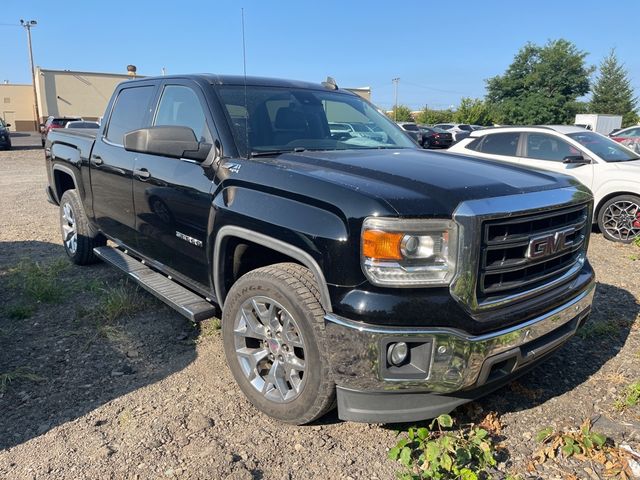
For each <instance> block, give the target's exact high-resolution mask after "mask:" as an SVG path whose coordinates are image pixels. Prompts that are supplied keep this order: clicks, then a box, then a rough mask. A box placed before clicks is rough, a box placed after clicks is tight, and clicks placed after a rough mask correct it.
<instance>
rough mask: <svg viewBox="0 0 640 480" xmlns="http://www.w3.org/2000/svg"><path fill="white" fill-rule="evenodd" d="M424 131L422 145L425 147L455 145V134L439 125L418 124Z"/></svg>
mask: <svg viewBox="0 0 640 480" xmlns="http://www.w3.org/2000/svg"><path fill="white" fill-rule="evenodd" d="M418 127H419V128H420V131H421V132H422V146H423V147H424V148H449V147H450V146H451V145H453V134H451V133H449V132H447V131H446V130H442V129H441V128H438V127H429V126H427V125H418Z"/></svg>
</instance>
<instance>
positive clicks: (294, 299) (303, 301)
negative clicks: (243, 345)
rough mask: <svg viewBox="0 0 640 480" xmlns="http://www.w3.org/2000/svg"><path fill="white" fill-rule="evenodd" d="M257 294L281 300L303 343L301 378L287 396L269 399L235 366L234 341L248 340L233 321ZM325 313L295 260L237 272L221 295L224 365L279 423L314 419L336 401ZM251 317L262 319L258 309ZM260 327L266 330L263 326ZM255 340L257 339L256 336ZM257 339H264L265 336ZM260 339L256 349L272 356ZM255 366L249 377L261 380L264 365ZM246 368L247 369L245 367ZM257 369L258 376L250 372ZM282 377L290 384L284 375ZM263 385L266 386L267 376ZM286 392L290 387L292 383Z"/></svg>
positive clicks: (310, 280)
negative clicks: (296, 390)
mask: <svg viewBox="0 0 640 480" xmlns="http://www.w3.org/2000/svg"><path fill="white" fill-rule="evenodd" d="M256 298H260V299H263V300H264V299H267V300H271V301H275V302H274V303H277V304H280V306H282V307H283V308H284V309H285V310H286V313H288V314H289V315H290V316H291V317H292V318H293V319H294V320H295V322H294V323H295V325H296V327H297V329H298V330H299V331H300V332H299V333H300V336H299V337H298V339H299V340H300V341H301V342H302V345H303V347H304V350H303V352H304V364H305V370H304V383H302V387H301V391H300V392H299V393H297V396H295V398H293V399H291V400H289V401H287V400H285V399H281V400H280V401H273V400H271V399H269V398H267V396H266V394H265V393H264V390H265V387H262V392H260V391H258V387H254V386H253V385H252V383H250V380H249V378H248V374H246V373H245V371H244V370H243V367H242V366H241V365H240V360H239V355H238V354H237V353H236V349H237V348H238V347H237V345H238V342H243V341H247V342H248V341H249V340H247V339H246V338H245V337H243V336H242V335H238V334H237V332H236V328H237V327H236V322H237V321H240V320H239V319H240V318H246V317H243V316H242V314H241V308H242V306H243V305H246V304H247V302H251V300H252V299H256ZM254 305H255V303H254ZM265 305H267V303H265ZM271 305H273V304H271ZM245 312H246V310H245ZM254 312H256V310H255V309H254V310H252V311H251V313H252V314H253V313H254ZM324 314H325V311H324V309H323V308H322V306H321V304H320V294H319V292H318V287H317V284H316V281H315V279H314V277H313V275H312V274H311V272H309V270H308V269H306V268H304V267H302V266H301V265H298V264H295V263H279V264H276V265H271V266H268V267H263V268H259V269H256V270H253V271H251V272H249V273H247V274H245V275H244V276H242V277H241V278H240V279H239V280H238V281H236V283H235V284H234V285H233V287H232V288H231V290H230V291H229V294H228V296H227V298H226V300H225V304H224V309H223V315H222V337H223V343H224V351H225V355H226V357H227V363H228V365H229V369H230V370H231V373H232V374H233V376H234V378H235V380H236V382H237V383H238V386H239V387H240V389H241V390H242V392H243V393H244V395H245V396H246V397H247V398H248V399H249V401H250V402H251V403H252V404H253V405H254V406H255V407H256V408H257V409H258V410H260V411H262V412H264V413H266V414H267V415H269V416H270V417H273V418H275V419H278V420H280V421H282V422H285V423H291V424H294V425H303V424H306V423H309V422H312V421H314V420H316V419H317V418H319V417H321V416H322V415H324V414H325V413H327V412H328V411H329V410H330V409H332V408H333V407H334V406H335V385H334V383H333V380H332V379H331V374H330V368H329V362H328V355H327V352H326V347H325V339H324V327H323V324H324ZM252 318H253V319H254V320H255V319H258V321H259V322H261V321H263V320H259V316H258V315H257V314H256V315H255V317H252ZM276 321H277V316H276ZM257 325H259V326H260V327H262V326H263V325H264V324H260V323H258V324H257ZM265 331H266V332H269V330H268V329H267V330H265ZM283 338H285V336H284V335H283V336H282V337H281V339H283ZM243 339H244V340H243ZM252 340H253V339H252ZM254 341H255V342H258V340H254ZM258 343H260V342H258ZM262 343H264V344H265V345H266V344H267V342H266V341H264V342H262ZM262 343H260V345H259V346H258V348H260V349H263V351H266V352H271V357H273V354H274V352H273V351H272V350H268V349H266V347H265V346H264V345H262ZM285 346H286V345H284V344H283V345H282V347H280V348H282V349H284V348H285ZM269 349H271V346H269ZM291 349H293V347H291ZM301 351H302V350H301ZM275 353H278V351H276V352H275ZM278 357H279V355H278ZM263 361H264V362H267V363H266V365H267V367H269V363H268V362H269V360H268V359H265V360H261V362H263ZM274 363H275V360H274V361H273V362H272V363H271V368H269V374H270V373H271V372H272V371H275V370H274V369H273V368H272V366H273V365H274ZM283 365H284V364H283ZM258 366H259V364H256V365H255V368H254V367H252V368H250V370H251V371H252V372H255V373H254V378H257V377H259V378H258V381H261V380H263V379H264V378H265V377H264V375H262V376H261V374H260V373H259V372H260V371H264V370H260V369H259V368H258ZM262 368H264V367H262ZM283 368H284V367H283ZM245 369H247V367H246V366H245ZM256 373H257V375H255V374H256ZM274 375H275V373H274ZM289 377H290V374H289ZM285 382H286V384H287V385H289V386H290V387H291V384H289V383H288V381H287V380H285ZM264 384H265V385H269V383H268V382H267V381H265V382H264ZM272 390H273V391H277V390H278V389H276V385H275V384H273V389H272ZM291 392H293V387H292V389H291Z"/></svg>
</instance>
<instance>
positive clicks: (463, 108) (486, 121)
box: [453, 97, 492, 125]
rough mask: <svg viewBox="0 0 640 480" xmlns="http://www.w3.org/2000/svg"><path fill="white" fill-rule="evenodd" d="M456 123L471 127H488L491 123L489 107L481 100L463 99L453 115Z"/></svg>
mask: <svg viewBox="0 0 640 480" xmlns="http://www.w3.org/2000/svg"><path fill="white" fill-rule="evenodd" d="M453 119H454V120H455V121H456V122H457V123H469V124H471V125H490V124H491V123H492V118H491V107H489V105H488V104H487V102H485V101H484V100H482V99H479V98H468V97H464V98H462V100H460V105H458V109H457V110H456V111H455V113H454V114H453Z"/></svg>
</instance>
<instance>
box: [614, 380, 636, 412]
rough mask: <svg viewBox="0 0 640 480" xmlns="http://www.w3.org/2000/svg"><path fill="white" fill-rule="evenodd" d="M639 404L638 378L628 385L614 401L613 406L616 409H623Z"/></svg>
mask: <svg viewBox="0 0 640 480" xmlns="http://www.w3.org/2000/svg"><path fill="white" fill-rule="evenodd" d="M639 404H640V380H638V381H637V382H634V383H632V384H630V385H628V386H627V387H626V388H625V389H624V391H623V393H622V397H621V398H620V399H618V400H616V402H615V408H616V410H618V411H622V410H625V409H627V408H629V407H635V406H636V405H639Z"/></svg>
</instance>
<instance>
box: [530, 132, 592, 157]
mask: <svg viewBox="0 0 640 480" xmlns="http://www.w3.org/2000/svg"><path fill="white" fill-rule="evenodd" d="M573 155H580V151H579V150H578V149H577V148H575V147H572V146H571V145H569V144H568V143H567V142H565V141H564V140H561V139H559V138H557V137H554V136H553V135H547V134H544V133H529V134H527V151H526V153H525V157H526V158H531V159H536V160H549V161H552V162H562V161H563V160H564V159H565V158H566V157H568V156H573Z"/></svg>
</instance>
